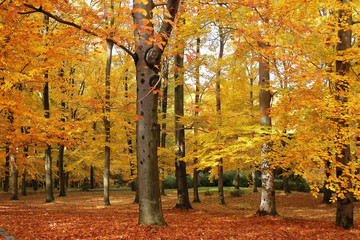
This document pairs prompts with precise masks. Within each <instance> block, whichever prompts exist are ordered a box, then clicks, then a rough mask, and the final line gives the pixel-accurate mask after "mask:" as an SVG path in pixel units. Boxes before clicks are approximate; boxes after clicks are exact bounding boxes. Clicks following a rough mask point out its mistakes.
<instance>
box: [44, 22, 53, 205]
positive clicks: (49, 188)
mask: <svg viewBox="0 0 360 240" xmlns="http://www.w3.org/2000/svg"><path fill="white" fill-rule="evenodd" d="M44 24H45V27H44V35H46V34H47V32H48V31H49V17H48V16H44ZM44 78H45V80H46V82H45V84H44V90H43V98H44V99H43V100H44V102H43V103H44V111H45V115H44V116H45V118H50V98H49V82H48V80H47V79H48V78H49V75H48V73H45V74H44ZM45 182H46V187H45V191H46V200H45V201H46V202H54V201H55V198H54V192H53V179H52V157H51V146H50V145H49V144H46V149H45Z"/></svg>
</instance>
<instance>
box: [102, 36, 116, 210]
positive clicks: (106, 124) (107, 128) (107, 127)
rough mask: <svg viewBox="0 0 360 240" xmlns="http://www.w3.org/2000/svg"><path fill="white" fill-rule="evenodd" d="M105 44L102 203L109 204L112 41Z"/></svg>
mask: <svg viewBox="0 0 360 240" xmlns="http://www.w3.org/2000/svg"><path fill="white" fill-rule="evenodd" d="M106 44H107V61H106V76H105V87H106V92H105V110H104V112H105V117H104V127H105V164H104V205H105V206H110V194H109V189H110V186H109V181H110V72H111V61H112V49H113V46H114V43H113V41H112V40H106Z"/></svg>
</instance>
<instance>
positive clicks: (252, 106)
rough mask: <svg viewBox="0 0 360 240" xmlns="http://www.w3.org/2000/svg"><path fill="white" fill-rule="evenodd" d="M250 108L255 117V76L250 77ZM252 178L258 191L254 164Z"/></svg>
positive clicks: (251, 153)
mask: <svg viewBox="0 0 360 240" xmlns="http://www.w3.org/2000/svg"><path fill="white" fill-rule="evenodd" d="M250 86H251V90H250V110H251V118H254V115H253V112H254V90H253V89H254V78H250ZM252 135H253V136H254V135H255V133H254V132H253V133H252ZM253 154H254V153H253V150H251V151H250V156H251V157H253ZM251 168H252V170H251V180H252V191H253V192H258V189H257V185H256V168H255V167H254V166H252V167H251Z"/></svg>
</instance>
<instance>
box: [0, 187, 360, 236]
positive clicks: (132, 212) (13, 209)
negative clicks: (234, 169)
mask: <svg viewBox="0 0 360 240" xmlns="http://www.w3.org/2000/svg"><path fill="white" fill-rule="evenodd" d="M67 194H68V197H65V198H57V201H56V202H54V203H50V204H47V203H44V199H45V194H44V193H32V194H30V195H29V196H27V197H22V198H21V200H19V201H10V200H8V199H9V194H0V201H1V206H0V216H1V218H0V228H4V229H5V230H6V231H7V233H9V234H10V235H12V236H14V237H15V239H39V240H41V239H335V238H337V239H357V238H359V237H360V230H359V229H358V227H356V228H355V229H354V230H350V231H346V230H343V229H341V228H338V227H335V224H334V222H335V206H328V205H325V204H322V203H320V200H319V199H314V198H312V196H311V195H310V194H308V193H297V192H295V193H293V194H291V195H282V194H278V195H277V210H278V212H279V214H280V216H277V217H271V216H266V217H260V216H256V215H254V213H255V212H256V210H257V207H258V205H259V201H260V193H248V194H245V195H244V196H242V197H240V198H234V197H229V196H227V198H226V201H227V205H225V206H220V205H218V204H217V196H216V195H213V196H204V195H203V194H201V196H200V197H201V201H202V202H201V203H193V204H192V205H193V208H194V209H191V210H181V209H174V208H173V207H174V206H175V204H176V191H175V190H169V191H167V196H165V197H163V209H164V216H165V220H166V222H167V223H168V225H169V226H168V227H156V226H143V225H140V226H139V225H138V205H137V204H134V203H133V199H134V193H132V192H130V191H114V192H112V193H111V200H112V206H110V207H103V206H102V200H103V199H102V193H101V192H68V193H67ZM244 205H246V206H247V207H246V208H244V207H243V206H244ZM358 206H359V204H358V203H355V209H356V208H358ZM357 212H358V211H356V210H355V213H357ZM356 217H358V216H355V220H356ZM355 223H356V222H355Z"/></svg>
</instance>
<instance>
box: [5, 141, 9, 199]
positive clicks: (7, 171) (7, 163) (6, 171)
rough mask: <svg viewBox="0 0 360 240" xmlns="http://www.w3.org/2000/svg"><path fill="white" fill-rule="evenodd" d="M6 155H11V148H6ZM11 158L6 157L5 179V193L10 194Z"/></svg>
mask: <svg viewBox="0 0 360 240" xmlns="http://www.w3.org/2000/svg"><path fill="white" fill-rule="evenodd" d="M5 151H6V154H9V151H10V150H9V146H6V149H5ZM9 169H10V156H9V155H6V159H5V179H4V192H9V185H10V172H9Z"/></svg>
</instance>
